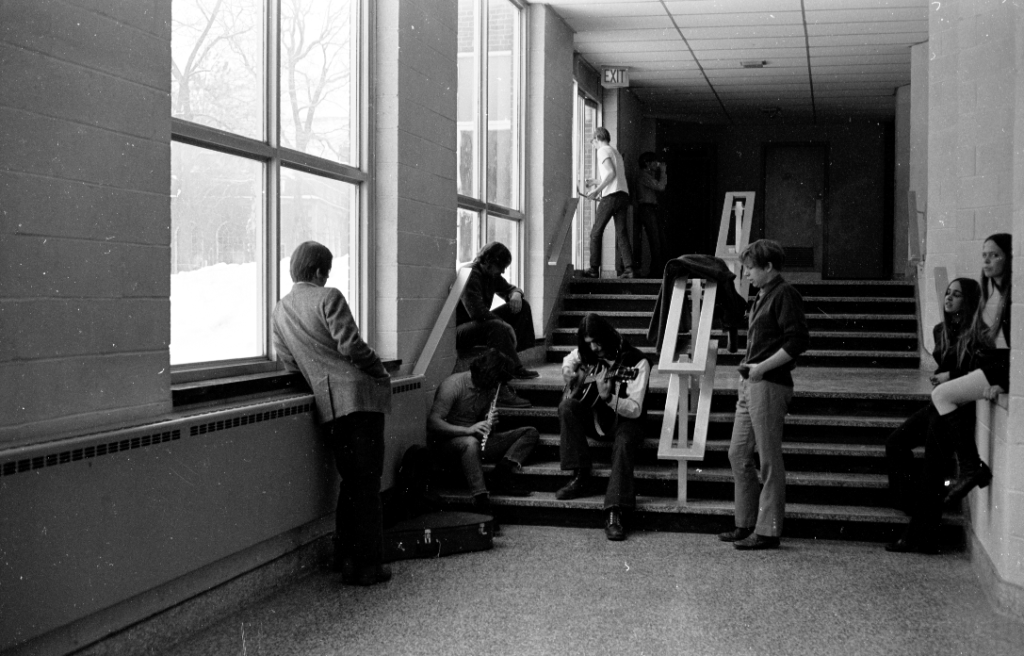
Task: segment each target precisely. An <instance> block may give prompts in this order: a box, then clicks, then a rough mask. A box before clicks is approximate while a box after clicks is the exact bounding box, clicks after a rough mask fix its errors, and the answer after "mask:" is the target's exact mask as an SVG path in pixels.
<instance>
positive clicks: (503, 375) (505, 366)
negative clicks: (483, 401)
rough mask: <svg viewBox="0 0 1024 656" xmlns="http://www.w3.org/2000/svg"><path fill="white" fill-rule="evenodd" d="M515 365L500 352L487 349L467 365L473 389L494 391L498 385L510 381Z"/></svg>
mask: <svg viewBox="0 0 1024 656" xmlns="http://www.w3.org/2000/svg"><path fill="white" fill-rule="evenodd" d="M514 370H515V364H514V363H513V362H512V358H510V357H508V356H507V355H505V354H504V353H502V352H501V351H498V350H497V349H494V348H489V349H487V350H486V351H484V352H483V354H481V355H479V356H477V357H476V358H474V359H473V362H471V363H470V365H469V376H470V379H471V380H472V381H473V387H475V388H477V389H494V388H495V387H497V386H498V383H507V382H508V381H510V380H512V372H513V371H514Z"/></svg>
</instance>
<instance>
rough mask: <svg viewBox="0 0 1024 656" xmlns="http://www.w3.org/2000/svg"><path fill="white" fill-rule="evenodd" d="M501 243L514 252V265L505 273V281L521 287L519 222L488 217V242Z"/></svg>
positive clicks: (493, 216)
mask: <svg viewBox="0 0 1024 656" xmlns="http://www.w3.org/2000/svg"><path fill="white" fill-rule="evenodd" d="M492 241H500V242H501V243H503V244H505V245H506V246H508V249H509V250H510V251H512V264H511V265H510V266H509V267H508V270H506V271H505V279H506V280H508V281H509V282H510V283H512V284H513V285H517V286H518V285H519V269H520V268H521V264H522V263H521V262H520V261H519V256H520V252H519V221H512V220H510V219H506V218H503V217H500V216H495V215H493V214H491V215H489V216H488V217H487V241H486V243H490V242H492Z"/></svg>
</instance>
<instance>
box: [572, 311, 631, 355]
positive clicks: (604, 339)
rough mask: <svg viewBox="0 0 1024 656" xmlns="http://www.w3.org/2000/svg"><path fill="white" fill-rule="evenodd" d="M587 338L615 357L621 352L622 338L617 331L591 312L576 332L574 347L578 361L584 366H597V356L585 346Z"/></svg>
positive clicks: (587, 345) (602, 318)
mask: <svg viewBox="0 0 1024 656" xmlns="http://www.w3.org/2000/svg"><path fill="white" fill-rule="evenodd" d="M587 337H589V338H590V339H592V340H593V341H595V342H597V343H599V344H600V345H601V346H603V347H604V348H605V349H606V350H608V351H609V352H611V353H614V354H615V356H616V357H617V356H618V355H619V352H620V351H621V350H622V336H621V335H619V333H618V331H617V330H615V328H614V327H613V326H612V325H611V324H610V323H608V320H607V319H605V318H604V317H602V316H601V315H599V314H595V313H593V312H591V313H589V314H587V315H586V316H584V317H583V320H582V321H580V327H579V330H577V331H576V347H577V348H578V349H579V353H580V359H581V360H583V362H584V363H585V364H591V365H592V364H597V360H598V358H597V354H595V353H594V351H593V350H592V349H591V348H590V345H589V344H587V339H586V338H587Z"/></svg>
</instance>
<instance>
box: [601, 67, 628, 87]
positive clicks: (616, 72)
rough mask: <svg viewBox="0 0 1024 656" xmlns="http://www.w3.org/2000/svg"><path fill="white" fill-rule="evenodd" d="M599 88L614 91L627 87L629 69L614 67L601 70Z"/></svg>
mask: <svg viewBox="0 0 1024 656" xmlns="http://www.w3.org/2000/svg"><path fill="white" fill-rule="evenodd" d="M601 86H603V87H604V88H606V89H616V88H619V87H628V86H629V69H628V68H622V67H614V66H604V67H602V68H601Z"/></svg>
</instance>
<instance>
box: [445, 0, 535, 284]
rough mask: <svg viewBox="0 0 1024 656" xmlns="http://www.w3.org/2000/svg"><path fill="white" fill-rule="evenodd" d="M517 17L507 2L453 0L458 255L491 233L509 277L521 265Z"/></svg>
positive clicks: (471, 252) (466, 257)
mask: <svg viewBox="0 0 1024 656" xmlns="http://www.w3.org/2000/svg"><path fill="white" fill-rule="evenodd" d="M522 21H523V11H522V8H521V7H520V5H518V4H516V3H514V2H510V0H459V31H458V42H459V46H458V85H459V88H458V98H457V103H458V117H457V123H458V125H457V131H458V134H457V147H456V151H457V160H458V193H459V211H458V216H457V217H456V219H457V224H458V229H457V233H456V234H457V239H458V260H459V263H460V264H461V263H464V262H468V261H470V260H472V259H473V256H475V255H476V252H477V251H478V250H479V249H480V247H481V246H483V245H484V244H485V243H486V242H488V241H491V240H494V239H497V240H499V241H501V242H502V243H504V244H505V245H506V246H508V247H509V250H511V251H512V257H513V266H512V268H511V269H510V271H509V272H508V274H507V275H508V276H509V278H510V280H518V278H519V272H520V271H521V270H522V262H521V258H520V254H521V248H520V241H521V237H520V235H521V233H522V227H521V224H522V220H523V214H522V206H523V195H522V188H523V183H522V181H523V170H522V161H523V156H522V134H523V129H522V115H523V111H522V106H521V103H522V96H523V94H522V68H523V66H522V58H523V48H522ZM506 240H508V241H506Z"/></svg>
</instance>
